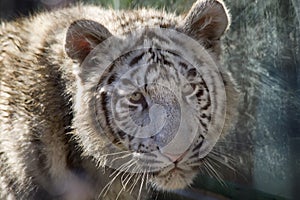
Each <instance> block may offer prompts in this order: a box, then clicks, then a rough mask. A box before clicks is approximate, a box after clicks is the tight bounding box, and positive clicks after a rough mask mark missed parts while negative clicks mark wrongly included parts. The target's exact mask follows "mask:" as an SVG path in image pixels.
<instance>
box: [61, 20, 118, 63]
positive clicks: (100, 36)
mask: <svg viewBox="0 0 300 200" xmlns="http://www.w3.org/2000/svg"><path fill="white" fill-rule="evenodd" d="M111 35H112V34H111V33H110V32H109V31H108V30H107V29H106V28H105V27H104V26H103V25H101V24H99V23H97V22H95V21H92V20H78V21H74V22H73V23H72V24H71V25H70V27H69V29H68V31H67V35H66V43H65V51H66V53H67V55H68V56H69V57H70V58H72V59H73V60H77V61H79V62H80V63H82V62H83V60H84V59H85V58H86V56H87V55H88V54H89V53H90V52H91V51H92V50H93V49H94V48H95V47H96V46H97V45H98V44H100V43H101V42H103V41H104V40H105V39H107V38H109V37H110V36H111Z"/></svg>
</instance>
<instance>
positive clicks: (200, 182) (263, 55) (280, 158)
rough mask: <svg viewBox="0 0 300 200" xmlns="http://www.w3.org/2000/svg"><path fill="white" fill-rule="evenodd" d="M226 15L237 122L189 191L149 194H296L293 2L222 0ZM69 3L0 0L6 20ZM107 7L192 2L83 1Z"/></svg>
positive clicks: (180, 7)
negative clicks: (236, 93)
mask: <svg viewBox="0 0 300 200" xmlns="http://www.w3.org/2000/svg"><path fill="white" fill-rule="evenodd" d="M224 1H225V3H226V5H227V6H228V8H229V9H230V12H231V15H232V25H231V29H230V30H229V32H228V33H227V35H226V36H225V37H224V38H223V54H222V63H223V65H224V67H226V68H227V69H229V70H230V71H231V73H232V74H233V77H234V78H235V80H236V82H237V84H238V86H239V88H240V90H241V95H242V98H241V103H240V105H239V117H238V121H237V125H236V126H235V127H234V128H233V130H232V131H231V133H230V134H229V135H228V136H226V137H225V138H222V139H221V140H220V141H219V142H218V143H217V145H216V148H215V150H214V153H215V154H216V155H218V157H219V161H220V160H222V163H223V164H222V163H220V162H215V163H212V166H213V168H214V169H215V171H214V170H208V169H205V168H204V169H203V170H202V171H201V173H200V175H199V177H198V178H197V180H196V181H195V184H194V185H193V187H192V188H189V189H186V190H182V191H176V192H174V193H153V196H152V197H151V198H152V199H157V200H167V199H181V200H188V199H190V200H191V199H201V200H217V199H220V200H223V199H238V200H247V199H249V200H256V199H257V200H271V199H272V200H277V199H278V200H279V199H282V200H284V199H295V200H297V199H300V25H299V24H300V1H299V0H261V1H259V0H224ZM76 2H77V1H74V0H0V18H1V20H5V21H9V20H13V19H15V18H18V17H22V16H27V15H30V14H33V13H35V12H37V11H41V10H45V9H46V10H51V9H57V8H59V7H65V6H69V5H70V4H73V3H76ZM81 2H85V3H93V4H97V5H101V6H104V7H107V8H112V9H132V8H139V7H151V8H156V9H165V10H167V11H169V12H175V13H177V14H184V13H186V12H187V11H188V10H189V8H190V7H191V5H192V4H193V2H194V0H111V1H107V0H86V1H81Z"/></svg>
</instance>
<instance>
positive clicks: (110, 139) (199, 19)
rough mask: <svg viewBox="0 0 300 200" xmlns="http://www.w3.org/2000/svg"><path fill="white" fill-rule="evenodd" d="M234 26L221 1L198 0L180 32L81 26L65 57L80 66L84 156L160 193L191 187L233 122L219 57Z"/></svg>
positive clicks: (78, 106) (78, 121) (72, 32)
mask: <svg viewBox="0 0 300 200" xmlns="http://www.w3.org/2000/svg"><path fill="white" fill-rule="evenodd" d="M228 24H229V18H228V14H227V10H226V8H225V6H224V4H223V3H222V2H221V1H197V2H196V3H195V4H194V6H193V8H192V9H191V11H190V12H189V14H188V15H187V16H186V17H185V18H184V19H183V20H182V23H178V25H177V26H176V27H174V28H173V29H164V28H160V27H150V26H145V27H141V28H140V29H136V30H132V31H131V32H126V33H123V34H120V35H113V34H111V33H110V31H109V30H108V29H106V28H105V27H104V26H103V25H101V24H98V23H97V22H94V21H88V20H80V21H76V22H74V23H73V24H72V25H71V26H70V27H69V30H68V33H67V37H66V52H67V54H68V56H70V57H71V58H72V59H74V60H76V61H79V63H80V65H79V66H75V67H74V72H75V75H76V77H77V93H76V95H75V112H76V113H75V121H74V125H75V126H76V128H77V130H78V133H77V137H78V140H79V141H80V144H81V145H82V148H83V150H84V153H85V154H87V155H88V156H92V157H93V158H95V160H96V161H97V162H98V163H99V165H100V166H108V167H110V168H114V169H116V171H121V172H124V173H136V174H141V176H142V177H147V181H148V182H150V183H152V185H153V186H154V187H156V188H159V189H163V190H174V189H180V188H184V187H186V186H187V185H190V184H191V183H192V180H193V178H194V177H195V176H196V174H197V172H198V171H199V167H200V166H201V164H202V162H203V159H204V158H205V157H206V156H207V155H208V153H209V152H210V151H211V150H212V148H213V146H214V145H215V144H216V142H217V140H218V138H219V137H220V135H221V133H222V129H223V126H224V123H225V121H226V117H227V116H226V104H227V103H226V88H225V86H224V81H223V78H222V74H220V71H219V68H220V66H219V63H218V56H219V49H220V47H219V39H220V37H221V36H222V34H223V33H224V32H225V30H226V29H227V27H228ZM122 177H123V176H122ZM122 177H120V178H121V179H122V183H123V182H124V185H126V181H129V180H127V179H126V178H124V179H123V178H122Z"/></svg>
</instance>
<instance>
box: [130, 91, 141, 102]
mask: <svg viewBox="0 0 300 200" xmlns="http://www.w3.org/2000/svg"><path fill="white" fill-rule="evenodd" d="M142 99H143V95H142V94H141V93H140V92H134V93H133V94H131V95H130V96H129V101H131V102H132V103H139V101H141V100H142Z"/></svg>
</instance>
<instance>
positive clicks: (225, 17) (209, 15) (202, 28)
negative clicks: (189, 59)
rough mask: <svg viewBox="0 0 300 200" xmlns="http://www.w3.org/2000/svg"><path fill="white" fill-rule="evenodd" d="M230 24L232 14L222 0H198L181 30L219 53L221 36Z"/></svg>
mask: <svg viewBox="0 0 300 200" xmlns="http://www.w3.org/2000/svg"><path fill="white" fill-rule="evenodd" d="M229 25H230V16H229V13H228V10H227V8H226V7H225V4H224V2H223V1H222V0H198V1H196V3H194V5H193V6H192V8H191V9H190V11H189V12H188V14H187V15H186V17H185V18H184V22H183V24H182V25H181V26H180V27H179V30H181V31H183V32H184V33H186V34H187V35H189V36H190V37H192V38H194V39H195V40H197V41H199V42H200V44H202V45H203V46H204V47H205V48H206V49H210V50H212V51H213V52H215V53H216V54H217V55H219V54H220V37H221V36H222V35H223V34H224V33H225V31H226V30H227V29H228V27H229Z"/></svg>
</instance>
